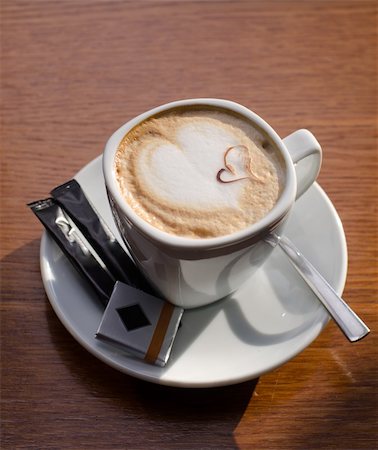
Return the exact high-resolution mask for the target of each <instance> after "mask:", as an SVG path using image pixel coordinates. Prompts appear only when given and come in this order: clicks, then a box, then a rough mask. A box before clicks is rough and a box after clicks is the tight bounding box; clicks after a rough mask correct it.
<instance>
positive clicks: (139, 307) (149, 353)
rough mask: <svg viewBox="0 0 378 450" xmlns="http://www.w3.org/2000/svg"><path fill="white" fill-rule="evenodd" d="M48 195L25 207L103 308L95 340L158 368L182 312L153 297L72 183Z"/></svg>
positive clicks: (121, 249) (98, 217)
mask: <svg viewBox="0 0 378 450" xmlns="http://www.w3.org/2000/svg"><path fill="white" fill-rule="evenodd" d="M51 194H52V196H53V197H54V198H51V197H49V198H46V199H42V200H38V201H35V202H32V203H29V204H28V206H29V207H30V208H31V210H32V211H33V212H34V214H35V215H36V216H37V217H38V219H39V220H40V221H41V223H42V224H43V225H44V227H45V228H46V230H47V231H48V233H49V235H50V236H51V237H52V238H53V239H54V241H55V242H56V243H57V244H58V246H59V247H60V249H61V250H62V252H63V253H64V254H65V255H66V256H67V257H68V259H69V260H70V261H71V263H72V264H73V266H74V267H76V269H77V270H78V271H79V272H80V273H81V275H82V276H83V277H84V278H85V279H86V280H87V281H88V282H89V284H90V285H91V286H92V288H93V289H94V291H95V292H96V293H97V296H98V298H99V299H100V301H101V302H102V304H103V306H104V307H105V308H106V309H105V312H104V314H103V317H102V320H101V323H100V325H99V328H98V330H97V333H96V337H98V338H101V339H104V340H107V341H111V342H113V343H115V344H117V345H121V346H122V347H125V348H127V349H128V350H129V351H130V352H131V353H133V354H135V355H136V356H138V357H142V358H143V359H144V360H145V361H147V362H150V363H154V364H158V365H160V366H164V365H165V364H166V363H167V361H168V358H169V355H170V352H171V348H172V345H173V342H174V338H175V336H176V333H177V330H178V327H179V323H180V320H181V317H182V314H183V309H182V308H179V307H174V306H173V305H172V304H170V303H169V302H167V301H165V300H162V299H161V298H159V297H158V296H156V291H155V290H154V288H153V287H152V286H151V285H150V283H149V282H148V281H147V280H146V279H145V277H144V276H143V275H142V273H141V272H140V271H139V269H138V268H137V267H136V266H135V263H134V262H133V261H132V259H131V258H130V257H129V255H128V254H127V253H126V252H125V251H124V250H123V248H122V247H121V246H120V244H119V243H118V242H117V240H116V238H115V236H114V235H113V233H112V232H111V231H110V229H109V228H108V226H107V225H106V224H105V222H104V221H103V220H102V219H101V218H100V216H99V215H98V214H97V212H96V211H95V209H94V207H93V206H92V205H91V204H90V202H89V201H88V199H87V198H86V196H85V194H84V192H83V191H82V189H81V187H80V185H79V183H78V182H77V181H76V180H70V181H68V182H67V183H64V184H63V185H61V186H58V187H57V188H55V189H53V190H52V192H51ZM130 323H134V324H135V323H137V324H138V326H137V327H135V326H133V327H131V328H130ZM137 329H138V330H137Z"/></svg>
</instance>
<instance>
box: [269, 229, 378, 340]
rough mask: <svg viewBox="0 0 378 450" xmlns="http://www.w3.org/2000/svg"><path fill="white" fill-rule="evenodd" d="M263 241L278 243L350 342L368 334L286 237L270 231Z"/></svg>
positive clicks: (353, 314)
mask: <svg viewBox="0 0 378 450" xmlns="http://www.w3.org/2000/svg"><path fill="white" fill-rule="evenodd" d="M265 241H266V242H267V243H268V244H270V245H271V246H272V247H276V246H277V245H278V246H279V247H280V248H281V249H282V250H283V252H284V253H285V255H286V256H287V257H288V258H289V260H290V262H291V263H292V264H293V266H294V267H295V269H296V270H297V271H298V273H299V274H300V275H301V276H302V278H303V279H304V280H305V281H306V283H307V284H308V285H309V286H310V288H311V289H312V291H313V292H314V294H315V295H316V296H317V297H318V299H319V300H320V301H321V302H322V304H323V306H324V307H325V308H326V309H327V311H328V312H329V313H330V315H331V317H332V318H333V320H334V321H335V322H336V323H337V325H338V326H339V327H340V329H341V331H342V332H343V333H344V334H345V336H346V337H347V338H348V339H349V340H350V341H351V342H356V341H358V340H360V339H362V338H363V337H365V336H366V335H367V334H369V332H370V330H369V328H368V327H367V326H366V325H365V324H364V322H363V321H362V320H361V319H360V318H359V317H358V316H357V314H356V313H355V312H354V311H352V309H351V308H350V307H349V306H348V305H347V304H346V303H345V301H344V300H343V299H342V298H341V297H339V296H338V295H337V293H336V292H335V290H334V289H333V288H332V287H331V286H330V284H329V283H328V282H327V281H326V280H325V279H324V278H323V277H322V275H321V274H320V273H319V272H318V271H317V270H316V269H315V267H314V266H313V265H312V264H311V263H310V262H309V261H308V260H307V259H306V258H305V257H304V256H303V255H302V254H301V252H300V251H299V250H298V249H297V248H296V247H295V245H294V244H293V243H292V242H291V241H290V240H289V239H288V238H287V237H285V236H278V235H277V234H274V233H271V234H269V235H268V236H267V237H266V238H265Z"/></svg>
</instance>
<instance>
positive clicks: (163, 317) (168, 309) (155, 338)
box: [144, 302, 175, 364]
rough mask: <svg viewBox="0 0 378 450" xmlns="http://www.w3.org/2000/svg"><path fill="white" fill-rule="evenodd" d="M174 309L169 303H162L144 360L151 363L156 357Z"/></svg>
mask: <svg viewBox="0 0 378 450" xmlns="http://www.w3.org/2000/svg"><path fill="white" fill-rule="evenodd" d="M174 309H175V307H174V306H173V305H172V304H171V303H168V302H165V303H164V306H163V308H162V310H161V313H160V317H159V320H158V323H157V325H156V327H155V330H154V334H153V335H152V338H151V341H150V345H149V347H148V350H147V352H146V355H145V356H144V359H145V361H147V362H149V363H152V364H153V363H155V361H156V359H157V358H158V356H159V353H160V350H161V346H162V345H163V342H164V338H165V335H166V333H167V330H168V326H169V323H170V321H171V318H172V314H173V310H174Z"/></svg>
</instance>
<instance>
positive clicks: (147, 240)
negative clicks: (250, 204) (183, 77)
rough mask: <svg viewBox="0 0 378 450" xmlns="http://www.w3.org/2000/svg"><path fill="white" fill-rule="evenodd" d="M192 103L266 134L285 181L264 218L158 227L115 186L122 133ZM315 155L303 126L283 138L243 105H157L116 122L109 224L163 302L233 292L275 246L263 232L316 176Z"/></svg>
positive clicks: (107, 172) (183, 302)
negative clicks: (221, 226) (204, 229)
mask: <svg viewBox="0 0 378 450" xmlns="http://www.w3.org/2000/svg"><path fill="white" fill-rule="evenodd" d="M191 105H198V106H204V107H206V106H213V107H218V108H222V109H225V110H230V111H231V112H234V113H235V112H236V113H238V114H240V115H242V116H243V117H244V118H246V119H247V120H250V121H251V123H252V124H254V125H255V126H257V127H259V128H260V129H261V130H262V131H263V132H264V133H265V134H266V135H267V136H269V138H270V139H271V140H272V141H273V143H274V144H275V146H276V148H277V149H278V151H279V152H281V155H282V160H283V162H284V171H285V184H284V187H283V189H282V193H281V195H280V197H279V199H278V201H277V203H276V204H275V206H274V207H273V209H272V210H271V211H269V213H268V214H267V215H266V216H265V217H264V218H263V219H261V220H260V221H258V222H257V223H254V224H252V225H250V226H248V227H246V228H244V229H242V230H240V231H237V232H235V233H232V234H229V235H225V236H218V237H212V238H206V239H194V238H188V237H180V236H177V235H173V234H168V233H166V232H164V231H161V230H159V229H158V228H155V227H153V226H152V225H150V224H149V223H147V222H146V221H144V220H143V219H142V218H140V217H139V216H138V215H137V214H136V213H135V211H134V210H133V209H132V208H131V207H130V206H129V204H128V203H127V202H126V200H125V199H124V197H123V195H122V194H121V192H120V189H119V187H118V184H117V180H116V174H115V163H114V161H115V155H116V152H117V149H118V146H119V144H120V142H121V140H122V139H123V137H124V136H125V135H126V134H127V133H128V132H129V131H130V130H131V129H132V128H134V127H135V126H136V125H138V124H139V123H141V122H142V121H144V120H146V119H147V118H149V117H151V116H155V115H156V114H158V113H161V112H163V111H167V110H170V109H173V108H177V107H182V106H191ZM321 159H322V151H321V147H320V145H319V143H318V141H317V140H316V139H315V137H314V136H313V135H312V134H311V133H310V132H309V131H307V130H298V131H295V132H294V133H292V134H291V135H289V136H288V137H286V138H285V139H281V138H280V137H279V136H278V134H277V133H276V132H275V131H274V130H273V129H272V128H271V127H270V125H268V124H267V123H266V122H265V121H264V120H263V119H262V118H261V117H259V116H258V115H257V114H255V113H254V112H252V111H250V110H249V109H247V108H245V107H244V106H241V105H239V104H237V103H234V102H231V101H228V100H221V99H190V100H180V101H176V102H172V103H168V104H165V105H162V106H159V107H157V108H154V109H152V110H150V111H147V112H145V113H143V114H141V115H139V116H138V117H136V118H134V119H132V120H130V121H129V122H127V123H126V124H125V125H123V126H121V128H119V129H118V130H117V131H116V132H115V133H114V134H113V135H112V136H111V137H110V139H109V140H108V142H107V144H106V147H105V151H104V155H103V172H104V177H105V184H106V189H107V193H108V197H109V201H110V206H111V210H112V213H113V215H114V218H115V222H116V224H117V226H118V229H119V231H120V234H121V236H122V238H123V239H124V242H125V244H126V246H127V248H128V249H129V251H130V253H131V255H132V256H133V258H134V260H135V262H136V264H137V265H138V266H139V268H140V269H141V270H142V272H143V273H144V274H145V275H146V277H147V278H148V279H149V280H150V281H151V283H152V284H153V285H154V286H155V287H156V288H157V289H158V290H159V291H160V292H161V294H162V295H163V296H164V297H165V298H166V299H167V300H169V301H170V302H171V303H173V304H175V305H178V306H181V307H183V308H194V307H199V306H203V305H206V304H209V303H212V302H215V301H217V300H219V299H221V298H223V297H225V296H227V295H228V294H231V293H232V292H233V291H235V290H236V289H238V288H239V287H240V286H241V284H242V283H243V282H244V281H246V280H247V279H248V278H249V277H250V276H251V274H252V273H253V271H254V270H256V269H257V268H258V267H260V266H261V264H262V263H263V262H264V261H265V259H266V258H267V257H268V256H269V255H270V253H271V251H272V250H273V248H272V247H271V246H270V245H269V244H267V243H266V242H265V241H264V238H265V237H266V236H267V235H268V234H269V233H271V232H273V231H274V232H276V233H278V234H281V233H282V231H283V228H284V226H285V223H286V221H287V219H288V217H289V214H290V212H291V210H292V207H293V205H294V202H295V200H296V199H297V198H298V197H299V196H301V195H302V194H303V193H304V192H305V191H306V190H307V189H308V188H309V187H310V186H311V185H312V184H313V182H314V181H315V180H316V177H317V175H318V173H319V170H320V166H321Z"/></svg>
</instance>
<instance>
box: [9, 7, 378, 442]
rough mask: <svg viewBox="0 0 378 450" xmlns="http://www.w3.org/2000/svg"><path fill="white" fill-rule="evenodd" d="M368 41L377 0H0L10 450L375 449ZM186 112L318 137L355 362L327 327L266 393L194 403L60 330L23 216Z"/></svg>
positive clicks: (259, 387) (267, 382)
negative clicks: (212, 103)
mask: <svg viewBox="0 0 378 450" xmlns="http://www.w3.org/2000/svg"><path fill="white" fill-rule="evenodd" d="M376 30H377V8H376V2H375V1H373V0H371V1H363V0H362V1H358V0H355V1H348V0H346V1H336V0H330V1H328V2H323V1H265V2H259V1H242V0H240V1H232V2H231V1H207V2H205V1H204V2H200V1H189V0H188V1H179V0H172V1H169V0H168V1H159V0H156V1H153V0H150V1H105V0H103V1H89V0H67V1H55V0H49V1H47V0H46V1H43V0H36V1H34V2H29V1H26V0H25V1H21V0H3V2H2V100H3V101H2V131H1V139H2V146H1V156H2V164H1V171H2V172H1V173H2V175H1V212H2V215H1V220H2V223H1V264H2V269H1V291H2V294H1V298H2V303H1V339H2V345H1V369H2V376H1V384H2V390H1V402H2V409H1V414H2V427H1V433H2V440H1V448H2V449H20V448H30V449H50V448H51V449H63V448H65V449H66V448H67V449H78V448H86V449H94V448H98V449H105V448H106V449H107V448H109V449H121V448H128V449H147V448H151V449H199V448H201V449H219V448H228V449H232V448H241V449H249V448H250V449H265V448H266V449H278V448H280V449H282V448H285V449H313V448H324V449H325V448H337V449H362V448H366V449H373V448H377V445H378V444H377V431H376V430H377V428H376V426H377V340H376V334H375V333H376V331H377V309H376V299H377V212H376V201H377V34H376ZM188 97H220V98H228V99H232V100H235V101H237V102H239V103H242V104H244V105H246V106H247V107H250V108H251V109H253V110H255V111H256V112H258V113H259V114H260V115H261V116H262V117H264V118H266V119H267V120H268V121H269V122H270V123H271V125H272V126H273V127H274V128H275V129H276V130H277V131H278V133H279V134H280V135H282V136H285V135H287V134H289V133H290V132H291V131H293V130H295V129H297V128H301V127H304V128H309V129H310V130H311V131H312V132H313V133H314V134H315V135H316V136H317V138H318V139H319V141H320V142H321V144H322V146H323V149H324V162H323V168H322V172H321V175H320V177H319V182H320V184H321V186H322V187H323V188H324V189H325V191H326V192H327V194H328V195H329V197H330V199H331V200H332V202H333V204H334V205H335V207H336V209H337V210H338V212H339V215H340V217H341V219H342V222H343V225H344V228H345V233H346V237H347V242H348V252H349V272H348V278H347V282H346V286H345V291H344V297H345V298H346V299H348V301H349V303H350V305H351V306H352V308H354V309H355V310H356V311H357V312H358V314H359V315H361V317H362V318H363V319H364V320H365V321H366V322H367V324H368V325H369V326H370V327H371V329H372V333H371V334H370V336H368V337H367V338H366V339H364V340H363V341H360V342H358V343H355V344H350V343H348V342H347V341H346V340H345V338H344V337H343V336H342V335H341V333H340V332H339V331H338V329H337V327H336V326H335V325H334V324H333V323H330V324H329V325H328V326H327V328H326V329H325V330H324V331H323V333H322V334H321V335H320V336H319V337H318V338H317V339H316V340H315V342H313V344H312V345H310V346H309V347H308V348H307V349H306V350H305V351H303V352H302V353H301V354H300V355H299V356H297V357H296V358H295V359H293V360H292V361H291V362H289V363H287V364H286V365H284V366H283V367H281V368H279V369H277V370H275V371H274V372H272V373H269V374H267V375H264V376H262V377H261V378H260V379H258V380H251V381H248V382H245V383H243V384H239V385H234V386H228V387H222V388H213V389H204V390H201V389H198V390H196V389H194V390H192V389H190V390H188V389H179V388H172V387H162V386H158V385H153V384H148V383H146V382H143V381H139V380H137V379H134V378H131V377H129V376H127V375H124V374H122V373H120V372H117V371H116V370H114V369H112V368H110V367H108V366H106V365H105V364H103V363H101V362H100V361H98V360H97V359H96V358H94V357H93V356H91V355H90V354H89V353H87V352H86V351H85V350H84V349H83V348H82V347H81V346H80V345H79V344H78V343H77V342H76V341H75V340H74V339H73V338H72V337H71V335H70V334H69V333H68V332H67V331H66V330H65V328H64V327H63V326H62V324H61V323H60V321H59V320H58V318H57V317H56V315H55V314H54V312H53V311H52V309H51V307H50V304H49V302H48V300H47V297H46V295H45V292H44V289H43V285H42V281H41V275H40V270H39V245H40V237H41V232H42V229H41V226H40V224H39V223H38V221H37V220H36V219H35V217H33V215H32V214H31V212H30V211H29V210H28V208H27V207H26V206H25V204H26V203H27V202H28V201H31V200H35V199H38V198H43V197H44V196H46V195H47V194H48V192H49V190H50V189H51V188H52V187H54V186H56V185H58V184H60V183H61V182H63V181H65V180H67V179H69V178H71V177H72V176H73V175H74V174H75V173H76V172H77V171H78V170H79V169H80V168H81V167H83V166H84V165H85V164H86V163H87V162H89V161H90V160H91V159H93V158H94V157H96V156H97V155H99V154H100V153H101V152H102V149H103V145H104V142H105V141H106V139H107V137H108V136H109V135H110V134H111V133H112V132H113V131H114V129H115V128H116V127H118V126H119V124H121V123H123V122H125V121H127V120H128V119H129V118H131V117H133V116H135V115H136V114H138V113H140V112H143V111H145V110H147V109H149V108H151V107H153V106H156V105H159V104H162V103H165V102H167V101H171V100H174V99H179V98H188Z"/></svg>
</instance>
